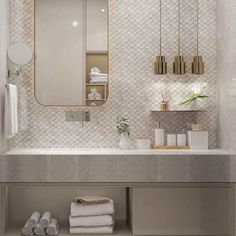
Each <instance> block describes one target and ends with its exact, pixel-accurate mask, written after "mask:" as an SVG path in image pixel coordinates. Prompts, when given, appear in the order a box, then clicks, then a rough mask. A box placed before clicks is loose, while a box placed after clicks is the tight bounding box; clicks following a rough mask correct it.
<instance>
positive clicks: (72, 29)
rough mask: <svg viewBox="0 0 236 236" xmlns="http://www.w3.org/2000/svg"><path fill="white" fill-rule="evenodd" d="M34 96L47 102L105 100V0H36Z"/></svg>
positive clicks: (64, 103) (97, 102) (92, 103)
mask: <svg viewBox="0 0 236 236" xmlns="http://www.w3.org/2000/svg"><path fill="white" fill-rule="evenodd" d="M35 55H36V58H35V79H34V81H35V84H34V87H35V98H36V100H37V101H38V102H39V103H40V104H42V105H48V106H81V105H87V106H97V105H102V104H104V103H105V102H106V100H107V98H108V93H109V86H108V85H109V78H108V77H109V76H108V0H35Z"/></svg>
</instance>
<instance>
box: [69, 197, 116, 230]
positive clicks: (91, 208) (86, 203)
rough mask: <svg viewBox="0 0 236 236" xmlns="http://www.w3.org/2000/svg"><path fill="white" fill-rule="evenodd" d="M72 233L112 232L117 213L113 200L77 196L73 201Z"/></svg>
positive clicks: (70, 219)
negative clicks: (114, 217) (114, 216)
mask: <svg viewBox="0 0 236 236" xmlns="http://www.w3.org/2000/svg"><path fill="white" fill-rule="evenodd" d="M70 211H71V215H70V217H69V221H70V233H71V234H112V233H113V227H114V219H113V215H114V213H115V210H114V203H113V200H111V199H109V198H103V197H95V196H92V197H91V196H87V197H77V198H76V199H75V201H74V202H72V203H71V209H70Z"/></svg>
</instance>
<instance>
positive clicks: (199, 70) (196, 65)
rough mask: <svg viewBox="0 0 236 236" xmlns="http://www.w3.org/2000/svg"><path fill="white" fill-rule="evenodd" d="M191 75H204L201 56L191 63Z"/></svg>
mask: <svg viewBox="0 0 236 236" xmlns="http://www.w3.org/2000/svg"><path fill="white" fill-rule="evenodd" d="M192 74H195V75H202V74H204V62H203V61H202V56H195V57H194V58H193V62H192Z"/></svg>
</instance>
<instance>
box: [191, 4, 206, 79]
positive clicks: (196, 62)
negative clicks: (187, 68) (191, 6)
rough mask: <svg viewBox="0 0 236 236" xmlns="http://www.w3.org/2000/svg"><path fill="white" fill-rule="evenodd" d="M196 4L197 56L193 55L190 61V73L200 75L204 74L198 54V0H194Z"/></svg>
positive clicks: (200, 57)
mask: <svg viewBox="0 0 236 236" xmlns="http://www.w3.org/2000/svg"><path fill="white" fill-rule="evenodd" d="M196 5H197V56H194V57H193V62H192V74H195V75H202V74H204V62H203V59H202V56H199V55H198V53H199V2H198V0H196Z"/></svg>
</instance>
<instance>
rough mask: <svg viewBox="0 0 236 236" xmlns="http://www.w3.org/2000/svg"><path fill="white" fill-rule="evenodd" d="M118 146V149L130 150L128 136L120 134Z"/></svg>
mask: <svg viewBox="0 0 236 236" xmlns="http://www.w3.org/2000/svg"><path fill="white" fill-rule="evenodd" d="M119 146H120V149H130V139H129V135H128V134H121V136H120V143H119Z"/></svg>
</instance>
